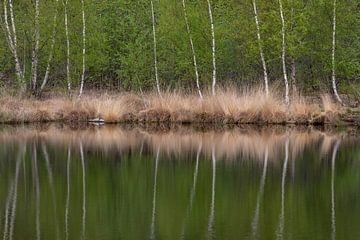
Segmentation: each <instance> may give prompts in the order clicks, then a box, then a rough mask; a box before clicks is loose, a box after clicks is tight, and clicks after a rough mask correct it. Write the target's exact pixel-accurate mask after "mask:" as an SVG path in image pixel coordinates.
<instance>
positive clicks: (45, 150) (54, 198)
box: [41, 143, 59, 239]
mask: <svg viewBox="0 0 360 240" xmlns="http://www.w3.org/2000/svg"><path fill="white" fill-rule="evenodd" d="M41 148H42V152H43V155H44V158H45V163H46V170H47V172H48V177H49V184H50V191H51V198H52V204H53V207H54V217H55V226H56V236H57V238H58V239H59V226H58V222H57V203H56V196H55V190H54V177H53V173H52V169H51V164H50V158H49V153H48V151H47V148H46V145H45V144H44V143H42V144H41Z"/></svg>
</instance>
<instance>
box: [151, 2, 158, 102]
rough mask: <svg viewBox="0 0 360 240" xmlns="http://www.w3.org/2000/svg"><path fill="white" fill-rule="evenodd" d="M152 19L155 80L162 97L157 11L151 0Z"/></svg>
mask: <svg viewBox="0 0 360 240" xmlns="http://www.w3.org/2000/svg"><path fill="white" fill-rule="evenodd" d="M150 4H151V19H152V27H153V40H154V68H155V80H156V89H157V92H158V94H159V96H160V97H161V92H160V83H159V75H158V66H157V49H156V47H157V42H156V22H155V11H154V3H153V1H152V0H151V1H150Z"/></svg>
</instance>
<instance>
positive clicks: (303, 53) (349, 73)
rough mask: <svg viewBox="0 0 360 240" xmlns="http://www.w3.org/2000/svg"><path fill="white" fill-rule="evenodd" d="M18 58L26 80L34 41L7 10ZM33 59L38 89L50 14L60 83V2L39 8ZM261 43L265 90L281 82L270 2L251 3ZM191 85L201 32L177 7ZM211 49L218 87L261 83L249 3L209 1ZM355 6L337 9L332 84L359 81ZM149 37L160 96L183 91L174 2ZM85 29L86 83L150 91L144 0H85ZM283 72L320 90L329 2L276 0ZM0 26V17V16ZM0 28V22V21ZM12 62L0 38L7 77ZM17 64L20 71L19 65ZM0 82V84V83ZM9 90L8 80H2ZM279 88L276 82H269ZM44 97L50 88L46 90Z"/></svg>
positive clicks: (30, 23)
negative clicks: (283, 54) (281, 6)
mask: <svg viewBox="0 0 360 240" xmlns="http://www.w3.org/2000/svg"><path fill="white" fill-rule="evenodd" d="M14 4H15V6H14V8H15V9H14V11H15V18H16V27H17V35H18V54H19V57H20V59H21V65H22V66H23V67H25V76H26V79H27V82H29V81H28V80H29V78H30V68H31V48H32V44H33V34H34V5H33V3H32V2H31V1H16V2H14ZM40 5H41V6H40V28H41V29H40V36H41V41H40V52H39V75H38V79H39V80H38V81H42V78H43V76H44V72H45V69H46V63H47V59H48V56H49V51H50V45H51V35H52V31H53V24H52V23H53V16H54V14H55V9H56V8H57V9H58V13H59V15H58V19H57V28H56V33H57V34H56V45H55V54H54V58H53V61H52V65H51V66H52V67H51V74H50V80H49V85H50V86H52V85H57V86H63V87H65V85H66V82H65V81H66V80H65V79H66V71H65V69H66V38H65V30H64V5H63V4H62V1H59V2H58V5H56V1H50V2H49V1H46V2H43V1H40ZM257 6H258V17H259V21H260V28H261V29H260V31H261V35H262V41H263V42H262V44H263V46H264V53H265V58H266V61H267V64H268V70H269V77H270V80H271V83H272V84H273V83H274V81H276V80H281V79H282V72H281V71H282V70H281V23H280V16H279V6H278V1H265V0H257ZM186 7H187V14H188V18H189V23H190V30H191V35H192V37H193V41H194V46H195V51H196V55H197V60H198V67H199V72H200V81H201V85H202V86H203V87H206V86H207V85H208V84H209V83H210V81H211V71H212V62H211V33H210V22H209V15H208V8H207V2H206V1H203V0H202V1H199V0H188V1H186ZM212 7H213V14H214V20H215V36H216V45H217V56H216V57H217V66H218V82H219V83H220V84H222V85H226V84H227V83H229V82H232V83H236V84H237V85H240V86H244V85H249V84H261V83H262V81H261V79H262V68H261V62H260V56H259V49H258V42H257V37H256V26H255V21H254V15H253V6H252V1H236V0H213V1H212ZM359 8H360V6H359V4H358V1H355V0H349V1H338V3H337V42H336V72H337V79H338V81H339V82H341V86H346V85H349V84H351V83H355V82H359V79H360V38H359V36H360V9H359ZM154 9H155V15H156V34H157V39H158V43H157V45H158V64H159V77H160V82H161V85H162V87H163V88H168V87H171V88H193V87H194V86H195V74H194V68H193V62H192V53H191V48H190V44H189V36H188V33H187V31H186V26H185V20H184V12H183V7H182V2H181V1H177V0H161V1H156V0H155V1H154ZM68 11H69V34H70V53H71V54H70V56H71V78H72V82H73V85H74V86H76V85H77V84H78V82H79V79H80V75H81V67H82V34H81V33H82V16H81V2H80V1H74V0H69V5H68ZM85 11H86V13H85V14H86V24H87V28H86V29H87V31H86V32H87V39H86V43H87V49H86V51H87V52H86V69H87V70H86V83H85V84H86V85H87V86H102V87H113V86H117V87H121V88H125V89H127V90H138V89H140V88H143V89H151V88H153V87H154V83H155V77H154V61H153V42H152V41H153V35H152V34H153V33H152V21H151V8H150V1H149V0H137V1H133V0H121V1H120V0H106V1H97V0H89V1H85ZM284 14H285V22H286V41H287V46H286V49H287V66H288V72H289V74H290V71H291V62H292V60H294V62H295V64H296V79H297V84H298V86H299V87H300V88H301V89H302V90H303V91H306V90H313V89H314V88H315V89H318V88H322V89H328V87H329V86H330V76H331V46H332V45H331V44H332V1H329V0H327V1H300V0H291V1H290V0H285V1H284ZM2 19H3V14H2ZM1 24H2V25H3V21H2V22H1ZM13 65H14V59H13V57H12V55H11V52H10V50H9V47H8V45H7V43H6V40H5V35H4V32H3V31H2V32H1V34H0V69H1V72H2V73H4V74H5V75H6V76H12V77H11V78H13V79H14V78H15V74H14V66H13ZM24 65H25V66H24ZM3 81H5V79H4V78H3ZM7 82H9V81H7ZM278 85H279V84H278ZM49 89H50V87H49Z"/></svg>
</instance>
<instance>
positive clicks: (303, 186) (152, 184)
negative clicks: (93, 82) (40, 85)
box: [0, 126, 360, 240]
mask: <svg viewBox="0 0 360 240" xmlns="http://www.w3.org/2000/svg"><path fill="white" fill-rule="evenodd" d="M0 174H1V181H0V214H1V216H0V219H1V220H0V229H1V237H2V239H89V240H90V239H96V240H104V239H194V240H197V239H326V240H328V239H360V228H359V223H360V140H359V138H357V137H356V136H349V135H348V134H347V133H342V132H329V131H325V132H324V131H320V130H315V129H285V128H284V129H279V128H278V129H266V128H265V129H261V130H257V129H251V128H236V129H232V130H221V131H212V130H208V131H202V132H200V131H194V130H191V129H183V128H176V129H174V130H171V131H157V130H153V129H152V130H149V129H148V130H146V129H143V128H142V129H140V128H131V129H129V128H127V129H126V128H121V127H107V126H103V127H87V128H83V129H78V130H73V129H70V128H67V127H59V126H48V127H42V128H41V129H40V128H35V127H17V128H2V129H1V130H0Z"/></svg>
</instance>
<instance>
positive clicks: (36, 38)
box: [31, 0, 40, 93]
mask: <svg viewBox="0 0 360 240" xmlns="http://www.w3.org/2000/svg"><path fill="white" fill-rule="evenodd" d="M39 2H40V1H39V0H35V29H34V46H33V49H32V55H31V82H32V90H33V92H34V93H35V91H36V84H37V82H36V81H37V68H38V52H39V42H40V24H39V16H40V6H39V5H40V3H39Z"/></svg>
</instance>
